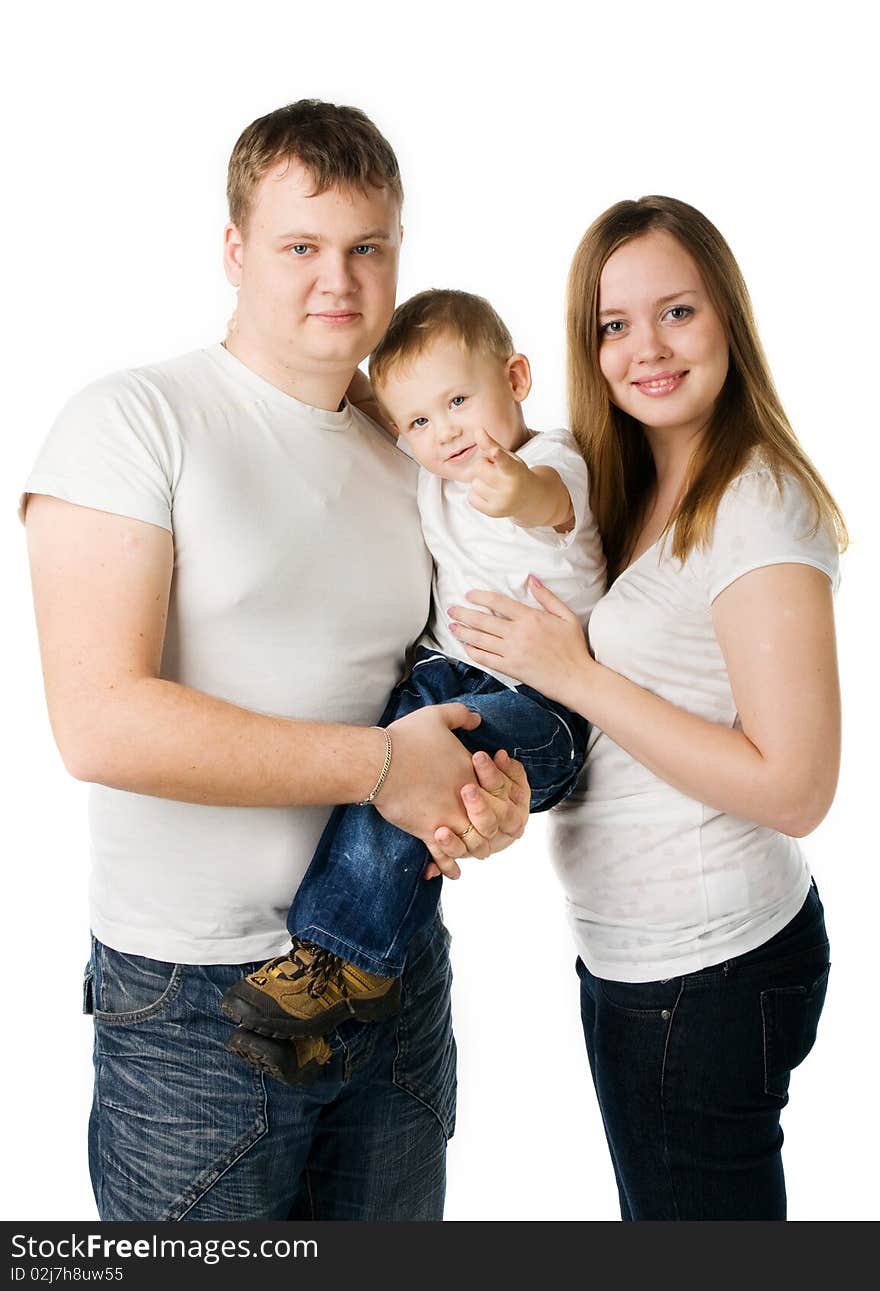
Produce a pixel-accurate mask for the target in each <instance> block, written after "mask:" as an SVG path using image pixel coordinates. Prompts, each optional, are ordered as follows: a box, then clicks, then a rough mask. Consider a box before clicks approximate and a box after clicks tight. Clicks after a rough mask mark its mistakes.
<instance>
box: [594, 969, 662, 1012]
mask: <svg viewBox="0 0 880 1291" xmlns="http://www.w3.org/2000/svg"><path fill="white" fill-rule="evenodd" d="M596 981H597V983H598V987H599V994H600V995H601V997H602V1000H603V1001H604V1002H605V1003H606V1004H610V1005H611V1006H612V1008H615V1009H618V1010H619V1011H620V1012H622V1013H631V1014H633V1015H634V1016H637V1015H642V1016H645V1017H656V1016H659V1017H661V1018H662V1019H663V1020H664V1021H668V1020H669V1015H670V1012H671V1010H672V1009H674V1008H675V1005H676V1004H677V1003H678V998H679V996H680V995H681V990H682V979H681V978H680V977H667V978H664V979H663V981H659V982H612V981H610V980H609V979H608V978H604V977H603V978H597V979H596Z"/></svg>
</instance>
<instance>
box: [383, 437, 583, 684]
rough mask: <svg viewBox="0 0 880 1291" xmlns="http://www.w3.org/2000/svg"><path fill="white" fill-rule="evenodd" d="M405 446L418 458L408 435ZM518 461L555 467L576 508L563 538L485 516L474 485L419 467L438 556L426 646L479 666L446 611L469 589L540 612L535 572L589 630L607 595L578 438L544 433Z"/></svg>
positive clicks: (427, 531)
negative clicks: (532, 583)
mask: <svg viewBox="0 0 880 1291" xmlns="http://www.w3.org/2000/svg"><path fill="white" fill-rule="evenodd" d="M398 445H399V447H400V448H401V449H402V450H403V451H404V452H405V453H406V454H407V455H408V456H410V457H413V456H414V454H413V452H412V449H411V448H410V446H409V445H408V443H407V442H406V437H405V436H404V435H401V436H400V438H399V440H398ZM517 456H518V457H520V458H521V459H522V460H523V461H524V462H525V463H526V464H527V465H528V466H529V467H535V466H550V467H552V468H553V470H555V471H556V472H557V474H558V475H559V477H560V479H561V480H562V482H563V484H564V485H565V487H566V488H567V490H568V492H569V495H570V497H571V501H572V508H573V510H574V525H573V526H572V528H571V529H570V530H568V532H566V533H557V531H556V530H555V529H553V528H552V527H550V526H547V527H541V528H532V529H527V528H524V527H522V526H521V525H518V524H515V523H514V522H513V520H511V519H509V518H500V519H499V518H496V517H494V516H486V515H483V514H482V512H480V511H477V510H476V509H475V508H474V507H472V506H471V504H470V503H469V502H468V493H469V491H470V485H469V484H465V483H460V482H459V481H457V480H444V479H442V478H441V477H440V476H439V475H432V474H431V472H430V471H427V470H425V469H424V468H420V470H419V484H418V503H419V515H420V516H421V521H422V533H423V534H424V538H425V543H426V545H427V547H428V550H429V551H430V553H431V555H432V556H433V558H434V581H433V587H432V598H431V618H430V621H429V623H428V628H427V631H426V632H425V634H424V636H423V638H422V641H421V644H422V645H425V646H427V647H428V648H430V649H436V650H439V651H441V652H442V653H443V654H445V655H450V656H451V657H453V658H455V659H461V660H463V661H464V662H465V663H468V664H470V665H471V666H472V667H473V666H475V665H474V662H473V660H472V659H471V658H470V656H469V655H468V654H467V651H466V650H465V649H464V647H463V645H462V644H461V642H460V641H458V640H457V639H456V638H455V636H453V634H452V633H451V632H450V631H449V627H448V617H447V614H446V611H447V609H448V607H449V606H450V605H465V604H467V601H466V599H465V596H466V593H467V592H469V591H476V590H477V589H484V590H489V591H493V592H503V593H505V595H507V596H512V597H513V598H514V599H515V600H518V601H522V602H523V604H525V605H531V606H532V607H536V602H535V600H534V598H533V597H532V596H531V595H530V593H529V591H528V578H529V575H530V574H535V575H536V576H537V578H539V579H540V581H541V582H542V583H544V585H545V586H546V587H548V588H549V589H550V591H551V592H555V594H556V595H557V596H558V597H559V598H560V599H561V600H563V601H565V603H566V605H568V607H569V609H571V610H573V611H574V613H575V614H577V616H578V618H579V619H580V621H581V623H582V624H583V625H584V627H586V625H587V622H588V620H589V617H590V611H591V610H592V608H593V606H594V605H595V604H596V602H597V601H598V599H599V597H600V596H601V595H602V594H603V592H604V591H605V557H604V554H603V551H602V541H601V539H600V537H599V530H598V527H597V525H596V521H595V520H594V518H593V514H592V512H591V511H590V506H589V501H588V493H589V490H588V481H587V467H586V463H585V462H584V459H583V457H582V456H581V454H580V452H579V451H578V448H577V445H576V443H575V440H574V437H573V435H572V434H571V432H570V431H568V430H563V429H559V430H545V431H537V432H535V433H533V434H532V435H531V437H530V438H529V439H528V440H527V441H526V443H525V444H523V445H522V447H521V448H519V449H518V450H517ZM473 608H475V609H476V608H477V607H476V606H474V607H473ZM488 612H489V611H487V613H488ZM483 671H484V672H490V673H492V675H493V676H494V677H497V678H498V680H499V681H502V682H503V683H504V684H505V685H506V686H516V685H517V684H518V683H517V681H516V680H515V679H514V678H512V677H508V676H506V675H505V674H504V673H501V672H495V671H494V670H493V669H491V668H484V669H483Z"/></svg>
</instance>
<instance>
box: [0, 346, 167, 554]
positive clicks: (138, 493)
mask: <svg viewBox="0 0 880 1291" xmlns="http://www.w3.org/2000/svg"><path fill="white" fill-rule="evenodd" d="M181 457H182V452H181V447H180V438H179V432H178V430H177V427H176V425H175V424H174V423H173V420H172V418H171V416H170V414H169V411H168V409H167V406H166V404H165V401H164V400H163V398H162V396H161V395H160V394H159V392H158V391H157V390H155V389H154V388H153V387H152V386H151V385H150V383H149V382H148V381H146V380H143V379H141V378H140V377H139V376H138V375H137V374H136V373H134V372H123V373H119V374H117V375H115V376H111V377H106V378H104V379H103V380H101V381H97V382H95V383H94V384H93V385H90V386H87V387H86V388H85V389H84V390H81V391H80V392H79V394H77V395H74V397H73V398H72V399H71V400H70V402H69V403H68V404H67V405H66V406H65V407H64V408H63V409H62V411H61V413H60V415H59V417H58V418H57V420H56V422H55V424H54V425H53V426H52V429H51V430H50V431H49V434H48V436H47V438H46V440H45V442H44V443H43V446H42V448H41V449H40V451H39V453H38V455H37V460H36V462H35V463H34V467H33V470H32V471H31V473H30V475H29V476H28V478H27V480H26V482H25V486H24V492H23V494H22V499H21V505H20V510H19V514H20V515H21V516H22V518H23V517H24V510H25V507H26V505H27V497H28V495H29V494H31V493H46V494H48V495H49V496H51V497H55V498H60V499H61V500H62V501H64V502H74V503H76V504H77V505H79V506H84V507H93V508H94V509H95V510H97V511H109V512H112V513H114V514H116V515H123V516H130V517H131V518H132V519H134V520H145V521H146V522H147V523H149V524H155V525H158V526H159V527H160V528H163V529H171V528H172V523H171V513H172V502H173V496H174V487H175V483H176V480H177V478H178V476H179V472H180V464H181Z"/></svg>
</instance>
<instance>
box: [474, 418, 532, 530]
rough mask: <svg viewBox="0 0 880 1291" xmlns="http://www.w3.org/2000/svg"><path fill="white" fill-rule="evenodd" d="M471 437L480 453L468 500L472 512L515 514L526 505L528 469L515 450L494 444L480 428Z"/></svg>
mask: <svg viewBox="0 0 880 1291" xmlns="http://www.w3.org/2000/svg"><path fill="white" fill-rule="evenodd" d="M474 438H475V440H476V444H477V448H478V449H479V450H480V455H479V459H478V462H477V466H476V469H475V470H474V474H473V477H472V479H471V489H470V493H468V502H470V504H471V506H472V507H473V508H474V510H475V511H481V512H482V513H483V515H487V516H494V517H495V518H496V519H497V518H500V517H501V516H516V515H518V514H519V513H520V512H521V511H523V510H524V509H525V508H527V507H528V504H529V499H530V494H531V480H530V477H531V474H532V472H531V471H530V470H529V468H528V466H526V464H525V462H524V461H522V459H521V458H519V457H517V455H516V453H509V452H508V451H507V449H506V448H502V447H501V445H500V444H499V443H496V441H495V440H494V439H493V438H492V436H491V435H490V434H489V432H488V431H487V430H486V429H485V428H484V427H482V426H480V427H478V429H477V431H476V433H475V435H474Z"/></svg>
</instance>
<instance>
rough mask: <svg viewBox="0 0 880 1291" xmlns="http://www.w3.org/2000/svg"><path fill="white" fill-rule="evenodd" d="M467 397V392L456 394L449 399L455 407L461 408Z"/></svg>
mask: <svg viewBox="0 0 880 1291" xmlns="http://www.w3.org/2000/svg"><path fill="white" fill-rule="evenodd" d="M466 398H467V395H466V394H455V395H453V396H452V398H451V399H450V400H449V403H450V405H451V406H452V407H453V408H460V407H461V405H462V404H463V403H464V401H465V399H466Z"/></svg>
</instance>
